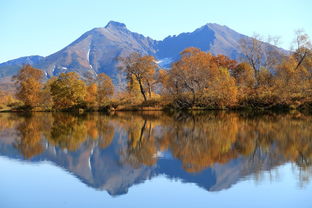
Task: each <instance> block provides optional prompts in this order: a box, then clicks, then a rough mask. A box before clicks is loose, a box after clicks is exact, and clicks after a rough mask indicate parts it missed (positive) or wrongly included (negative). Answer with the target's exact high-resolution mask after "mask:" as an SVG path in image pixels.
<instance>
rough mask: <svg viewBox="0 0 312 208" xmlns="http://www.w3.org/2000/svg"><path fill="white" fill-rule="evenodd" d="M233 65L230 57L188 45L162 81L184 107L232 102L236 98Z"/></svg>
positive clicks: (219, 104)
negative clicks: (232, 72) (229, 69)
mask: <svg viewBox="0 0 312 208" xmlns="http://www.w3.org/2000/svg"><path fill="white" fill-rule="evenodd" d="M232 65H234V61H233V62H231V61H230V60H229V59H228V58H225V57H221V56H219V57H215V56H213V55H211V54H210V53H206V52H203V51H200V50H199V49H197V48H187V49H185V50H184V51H183V52H182V53H181V59H180V60H178V61H177V62H175V63H173V65H172V69H171V70H169V71H168V74H166V73H163V75H162V76H163V78H162V82H164V84H165V85H164V87H166V88H167V92H169V93H170V94H171V95H172V96H173V97H174V99H175V103H176V104H177V105H178V106H180V107H182V108H189V107H193V106H196V105H203V106H223V105H232V104H233V103H235V100H236V86H235V82H234V79H233V77H231V76H230V74H229V71H228V68H227V67H230V66H232Z"/></svg>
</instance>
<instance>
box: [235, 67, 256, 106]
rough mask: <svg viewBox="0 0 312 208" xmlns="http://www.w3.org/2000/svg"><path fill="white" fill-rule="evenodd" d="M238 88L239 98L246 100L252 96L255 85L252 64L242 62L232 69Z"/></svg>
mask: <svg viewBox="0 0 312 208" xmlns="http://www.w3.org/2000/svg"><path fill="white" fill-rule="evenodd" d="M231 75H232V76H233V77H234V78H235V82H236V86H237V89H238V100H239V101H240V102H246V101H247V100H248V98H249V97H250V96H252V93H253V89H254V86H255V82H256V80H255V73H254V70H253V69H252V67H251V66H250V64H248V63H247V62H242V63H240V64H238V65H237V66H236V67H234V68H233V69H232V70H231Z"/></svg>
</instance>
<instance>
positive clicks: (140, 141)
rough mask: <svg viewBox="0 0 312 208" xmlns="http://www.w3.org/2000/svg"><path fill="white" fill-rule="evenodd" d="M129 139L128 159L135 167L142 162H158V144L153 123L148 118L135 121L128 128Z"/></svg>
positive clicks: (146, 163)
mask: <svg viewBox="0 0 312 208" xmlns="http://www.w3.org/2000/svg"><path fill="white" fill-rule="evenodd" d="M128 135H129V141H128V149H127V161H128V162H129V163H130V164H132V166H134V167H139V166H140V165H141V164H144V165H149V166H151V165H154V164H155V163H156V158H155V154H156V151H157V149H156V145H155V140H154V138H153V136H152V126H151V123H150V122H149V123H147V121H146V120H141V121H137V122H135V123H134V122H133V123H132V125H130V126H129V129H128Z"/></svg>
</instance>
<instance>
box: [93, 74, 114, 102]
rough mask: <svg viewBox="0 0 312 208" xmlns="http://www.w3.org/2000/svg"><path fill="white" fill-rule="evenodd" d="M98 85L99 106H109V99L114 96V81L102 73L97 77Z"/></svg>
mask: <svg viewBox="0 0 312 208" xmlns="http://www.w3.org/2000/svg"><path fill="white" fill-rule="evenodd" d="M96 84H97V102H98V105H99V106H103V105H107V103H108V101H109V99H110V98H111V97H112V96H113V94H114V84H113V81H112V79H111V78H110V77H109V76H107V75H106V74H104V73H101V74H98V75H97V78H96Z"/></svg>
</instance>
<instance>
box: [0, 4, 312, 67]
mask: <svg viewBox="0 0 312 208" xmlns="http://www.w3.org/2000/svg"><path fill="white" fill-rule="evenodd" d="M109 20H115V21H119V22H123V23H125V24H126V25H127V27H128V28H129V29H130V30H132V31H135V32H138V33H141V34H143V35H145V36H149V37H151V38H154V39H157V40H160V39H163V38H165V37H166V36H168V35H174V34H179V33H181V32H191V31H193V30H195V29H196V28H198V27H200V26H202V25H204V24H206V23H218V24H221V25H227V26H228V27H230V28H232V29H234V30H236V31H238V32H240V33H243V34H246V35H252V34H253V33H254V32H256V33H260V34H262V35H264V36H266V35H268V34H270V35H274V36H281V40H282V44H281V46H282V47H284V48H289V47H290V42H291V41H292V39H293V36H294V30H295V29H298V28H303V29H304V30H305V31H306V32H307V33H308V34H309V35H310V36H312V21H311V20H312V1H311V0H284V1H283V0H262V1H260V0H257V1H252V0H214V1H210V0H187V1H186V0H171V1H170V0H157V1H153V0H150V1H148V0H130V1H127V0H124V1H121V0H85V1H82V0H53V1H52V0H51V1H48V0H0V28H1V35H0V62H4V61H7V60H10V59H13V58H18V57H21V56H28V55H42V56H47V55H49V54H51V53H54V52H56V51H58V50H60V49H62V48H63V47H65V46H66V45H68V44H69V43H71V42H72V41H74V40H75V39H77V38H78V37H79V36H80V35H82V34H83V33H84V32H86V31H88V30H90V29H92V28H94V27H104V26H105V25H106V24H107V22H108V21H109Z"/></svg>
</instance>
